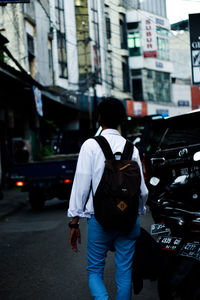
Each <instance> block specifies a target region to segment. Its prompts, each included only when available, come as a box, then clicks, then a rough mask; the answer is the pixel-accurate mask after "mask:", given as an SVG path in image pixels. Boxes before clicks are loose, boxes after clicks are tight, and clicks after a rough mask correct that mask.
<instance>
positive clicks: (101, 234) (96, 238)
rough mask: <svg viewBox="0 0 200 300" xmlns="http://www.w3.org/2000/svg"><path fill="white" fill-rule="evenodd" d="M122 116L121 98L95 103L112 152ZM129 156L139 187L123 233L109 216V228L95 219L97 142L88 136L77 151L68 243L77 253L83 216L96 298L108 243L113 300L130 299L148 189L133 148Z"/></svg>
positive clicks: (120, 147)
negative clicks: (114, 290)
mask: <svg viewBox="0 0 200 300" xmlns="http://www.w3.org/2000/svg"><path fill="white" fill-rule="evenodd" d="M125 118H126V113H125V108H124V106H123V104H122V103H121V101H119V100H117V99H115V98H105V99H104V100H102V101H101V102H100V104H99V106H98V121H99V123H100V125H101V126H102V128H103V131H102V133H101V136H103V137H104V138H105V139H106V141H107V142H108V144H109V146H110V148H111V150H112V152H113V153H123V151H125V150H124V148H125V144H126V139H125V138H123V137H122V136H121V135H120V133H119V131H118V130H117V128H118V126H119V125H120V124H122V122H123V121H124V120H125ZM130 159H131V160H132V161H135V162H136V163H137V164H138V166H139V171H140V175H141V181H140V186H139V206H138V216H137V218H136V222H134V224H133V225H132V227H131V228H130V229H129V231H128V232H126V233H125V232H122V231H120V230H119V229H115V228H112V218H111V220H110V222H109V223H110V225H111V229H105V228H104V227H103V226H102V225H101V224H100V223H99V222H98V221H97V219H96V218H95V216H96V215H95V209H94V205H93V198H94V197H95V193H96V191H97V188H98V186H99V183H100V181H101V178H102V175H103V173H104V169H105V155H104V152H103V151H102V149H101V147H100V145H99V144H98V143H97V141H96V140H95V139H94V138H90V139H88V140H86V141H85V142H84V144H83V145H82V147H81V150H80V153H79V158H78V163H77V169H76V173H75V177H74V182H73V187H72V192H71V197H70V203H69V209H68V216H69V217H71V218H72V220H71V222H70V223H69V227H70V237H69V242H70V246H71V248H72V250H73V251H75V252H77V251H78V247H77V241H78V242H79V243H81V234H80V229H79V219H80V218H87V220H88V242H87V259H88V268H87V271H88V282H89V288H90V291H91V294H92V296H93V298H94V299H96V300H108V299H109V298H108V293H107V290H106V288H105V285H104V281H103V275H104V266H105V258H106V255H107V252H108V251H109V249H110V248H111V247H112V246H114V249H115V265H116V271H115V280H116V285H117V295H116V300H122V299H123V300H130V299H131V290H132V289H131V285H132V264H133V256H134V251H135V242H136V239H137V237H138V236H139V235H140V221H139V215H142V214H145V203H146V200H147V196H148V190H147V188H146V185H145V182H144V177H143V173H142V166H141V161H140V157H139V152H138V150H137V148H136V147H134V149H133V154H132V156H131V158H130ZM129 165H131V164H127V165H126V166H124V168H126V167H127V166H129ZM121 169H123V167H122V168H121ZM127 170H128V169H127ZM133 184H134V182H133ZM122 204H123V205H122ZM120 205H121V206H120ZM119 208H120V209H121V210H122V211H123V210H124V209H125V208H126V204H125V203H124V201H121V202H120V203H119ZM133 218H134V217H133Z"/></svg>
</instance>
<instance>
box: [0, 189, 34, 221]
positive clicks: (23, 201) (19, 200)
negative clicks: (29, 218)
mask: <svg viewBox="0 0 200 300" xmlns="http://www.w3.org/2000/svg"><path fill="white" fill-rule="evenodd" d="M2 192H3V195H4V197H3V199H2V200H0V219H2V218H4V217H6V216H8V215H10V214H12V213H13V212H15V211H16V210H18V209H20V208H21V207H23V206H26V205H27V204H28V193H22V192H21V191H20V190H19V189H17V188H11V189H4V190H3V191H2Z"/></svg>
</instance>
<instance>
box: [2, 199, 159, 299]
mask: <svg viewBox="0 0 200 300" xmlns="http://www.w3.org/2000/svg"><path fill="white" fill-rule="evenodd" d="M68 221H69V220H68V219H67V218H66V203H65V202H62V201H59V200H57V199H54V200H52V201H49V202H47V203H46V207H45V209H44V211H42V212H33V211H32V210H31V208H30V207H29V205H27V206H23V207H22V208H20V210H18V211H16V212H15V213H13V214H11V215H9V216H7V217H5V218H4V219H2V220H1V223H0V243H1V249H0V265H1V269H0V299H1V300H9V299H12V300H17V299H20V300H27V299H29V300H36V299H37V300H39V299H42V300H43V299H44V300H46V299H48V300H54V299H55V300H64V299H65V300H78V299H81V300H88V299H91V296H90V293H89V289H88V284H87V273H86V239H87V233H86V229H87V225H86V221H85V220H82V221H81V232H82V244H81V246H80V247H79V252H78V253H77V254H76V253H73V252H72V250H71V249H70V247H69V244H68V233H69V229H68V226H67V223H68ZM150 223H151V217H150V216H149V215H148V214H147V216H146V217H142V218H141V224H142V226H143V227H146V228H147V229H149V225H150ZM105 282H106V285H107V288H108V290H109V294H110V299H111V300H112V299H113V300H114V298H115V297H114V295H115V284H114V260H113V253H111V252H110V253H109V255H108V258H107V265H106V269H105ZM134 299H137V300H157V299H158V296H157V293H156V282H150V281H146V282H145V283H144V289H143V291H142V292H141V294H140V295H138V296H135V297H134Z"/></svg>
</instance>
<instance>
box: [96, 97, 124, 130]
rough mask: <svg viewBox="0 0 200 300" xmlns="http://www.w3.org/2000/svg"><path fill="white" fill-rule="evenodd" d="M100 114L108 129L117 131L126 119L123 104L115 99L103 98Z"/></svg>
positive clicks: (99, 109) (100, 104) (99, 108)
mask: <svg viewBox="0 0 200 300" xmlns="http://www.w3.org/2000/svg"><path fill="white" fill-rule="evenodd" d="M98 113H99V115H100V116H101V118H102V121H103V123H104V125H105V126H106V127H108V128H115V129H116V128H117V127H118V126H119V125H121V124H122V123H123V121H124V120H125V119H126V110H125V107H124V105H123V103H122V102H121V101H120V100H118V99H116V98H114V97H107V98H103V100H102V101H101V102H100V103H99V105H98Z"/></svg>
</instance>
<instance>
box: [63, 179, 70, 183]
mask: <svg viewBox="0 0 200 300" xmlns="http://www.w3.org/2000/svg"><path fill="white" fill-rule="evenodd" d="M71 182H72V180H71V179H65V180H64V183H71Z"/></svg>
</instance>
